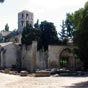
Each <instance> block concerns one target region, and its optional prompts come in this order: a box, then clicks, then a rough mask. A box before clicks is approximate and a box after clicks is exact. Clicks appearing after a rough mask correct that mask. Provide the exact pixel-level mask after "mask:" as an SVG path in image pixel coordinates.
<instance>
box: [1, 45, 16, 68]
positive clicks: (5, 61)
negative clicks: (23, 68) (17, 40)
mask: <svg viewBox="0 0 88 88" xmlns="http://www.w3.org/2000/svg"><path fill="white" fill-rule="evenodd" d="M16 52H17V49H16V45H14V44H10V45H7V46H4V47H2V51H1V64H0V66H1V68H12V66H13V65H14V66H16V60H17V53H16Z"/></svg>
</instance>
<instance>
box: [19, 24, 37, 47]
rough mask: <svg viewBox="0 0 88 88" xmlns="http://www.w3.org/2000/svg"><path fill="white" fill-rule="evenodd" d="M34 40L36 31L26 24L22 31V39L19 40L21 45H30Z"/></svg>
mask: <svg viewBox="0 0 88 88" xmlns="http://www.w3.org/2000/svg"><path fill="white" fill-rule="evenodd" d="M35 39H36V31H35V30H34V28H33V27H32V26H31V25H28V24H27V25H26V27H24V29H23V33H22V39H21V42H22V44H25V45H30V44H31V43H32V41H33V40H35Z"/></svg>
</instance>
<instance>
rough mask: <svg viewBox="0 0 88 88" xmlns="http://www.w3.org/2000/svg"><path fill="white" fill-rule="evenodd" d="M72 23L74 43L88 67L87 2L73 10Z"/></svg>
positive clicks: (85, 65)
mask: <svg viewBox="0 0 88 88" xmlns="http://www.w3.org/2000/svg"><path fill="white" fill-rule="evenodd" d="M73 23H74V26H75V30H76V31H75V35H74V44H75V45H76V46H78V48H79V54H78V56H79V57H80V59H81V61H82V62H83V64H84V67H85V68H88V2H87V3H86V4H85V6H84V8H81V9H79V10H77V11H75V12H74V14H73Z"/></svg>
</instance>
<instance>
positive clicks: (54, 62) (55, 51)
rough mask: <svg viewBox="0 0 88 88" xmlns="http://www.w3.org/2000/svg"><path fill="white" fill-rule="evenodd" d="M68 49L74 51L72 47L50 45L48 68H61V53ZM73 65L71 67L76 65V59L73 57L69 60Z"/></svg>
mask: <svg viewBox="0 0 88 88" xmlns="http://www.w3.org/2000/svg"><path fill="white" fill-rule="evenodd" d="M66 48H69V49H72V47H71V46H54V45H50V46H49V48H48V56H49V57H48V68H54V67H57V68H59V67H60V66H59V65H60V64H59V61H60V54H61V52H62V51H63V50H64V49H66ZM69 59H70V60H69V61H70V62H71V64H70V66H73V65H74V59H73V57H72V55H71V56H70V58H69Z"/></svg>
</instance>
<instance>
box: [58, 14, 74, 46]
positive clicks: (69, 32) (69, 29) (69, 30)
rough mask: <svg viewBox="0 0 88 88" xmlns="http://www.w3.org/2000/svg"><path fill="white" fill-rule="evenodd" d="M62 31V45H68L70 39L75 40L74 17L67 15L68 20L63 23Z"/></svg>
mask: <svg viewBox="0 0 88 88" xmlns="http://www.w3.org/2000/svg"><path fill="white" fill-rule="evenodd" d="M61 27H62V29H61V32H60V33H59V35H60V38H61V41H62V44H63V45H66V44H67V41H68V40H69V39H73V34H74V25H73V22H72V16H71V15H70V14H67V15H66V20H65V21H62V25H61Z"/></svg>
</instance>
